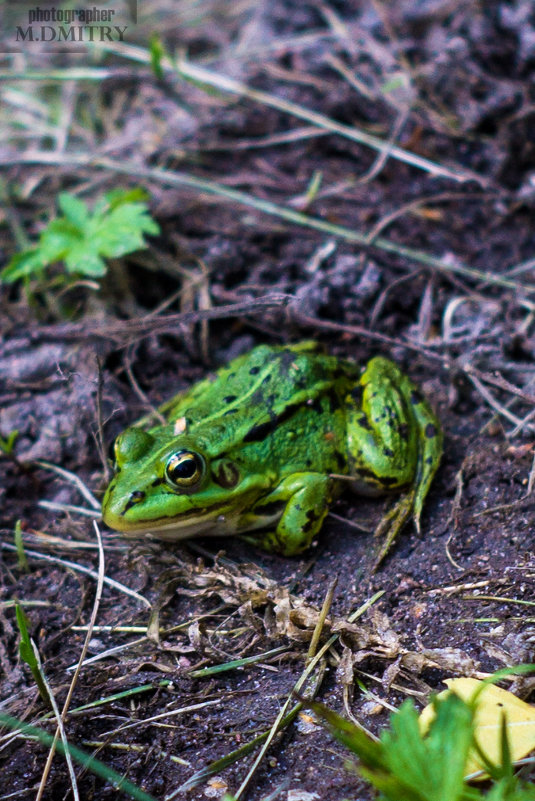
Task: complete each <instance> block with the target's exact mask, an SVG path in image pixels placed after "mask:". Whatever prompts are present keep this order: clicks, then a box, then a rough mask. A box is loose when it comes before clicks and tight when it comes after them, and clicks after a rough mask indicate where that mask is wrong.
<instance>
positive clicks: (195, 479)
mask: <svg viewBox="0 0 535 801" xmlns="http://www.w3.org/2000/svg"><path fill="white" fill-rule="evenodd" d="M203 473H204V459H203V458H202V456H199V454H198V453H194V452H193V451H178V452H177V453H174V454H173V455H172V456H170V457H169V459H168V460H167V464H166V465H165V478H166V479H167V483H168V484H170V485H171V486H172V487H192V486H193V485H194V484H198V483H199V481H200V480H201V478H202V476H203Z"/></svg>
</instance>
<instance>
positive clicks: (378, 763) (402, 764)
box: [307, 693, 535, 801]
mask: <svg viewBox="0 0 535 801" xmlns="http://www.w3.org/2000/svg"><path fill="white" fill-rule="evenodd" d="M307 705H308V706H310V707H311V708H312V709H313V710H314V712H316V714H317V715H318V716H319V717H321V718H323V720H324V721H325V722H326V723H327V726H328V727H329V729H330V730H331V732H332V734H333V735H334V736H335V737H336V739H337V740H339V741H340V742H341V743H343V744H344V745H345V746H347V748H349V750H350V751H352V752H353V753H354V754H356V755H357V756H358V757H359V765H358V770H359V772H360V773H361V775H362V776H363V777H364V778H365V779H367V780H368V781H369V782H370V784H371V785H372V786H373V787H375V788H376V789H377V790H378V791H379V799H380V801H483V799H485V801H535V785H534V784H530V783H526V782H522V781H521V780H520V779H518V778H517V777H516V776H515V775H514V774H513V769H512V765H511V756H510V750H509V746H508V739H507V729H506V726H505V721H504V723H503V727H502V749H501V751H502V753H501V765H499V766H497V765H493V764H491V763H489V762H488V760H486V759H485V758H484V755H482V754H480V756H481V757H482V760H483V761H484V764H485V769H486V770H487V772H488V775H489V776H490V778H491V780H492V782H493V784H492V787H491V789H490V790H489V791H488V792H487V793H485V792H484V791H483V790H481V789H479V787H475V786H471V785H469V784H468V783H467V782H466V781H465V779H464V776H465V766H466V764H467V760H468V754H469V751H470V749H471V748H472V747H474V726H473V721H474V704H472V703H466V702H465V701H463V700H462V699H461V698H459V697H458V696H457V695H455V694H454V693H450V694H449V695H448V696H447V697H446V698H443V699H441V698H435V700H434V705H435V708H436V717H435V718H434V720H433V721H432V723H431V725H430V728H429V731H428V732H427V733H426V734H422V731H421V727H420V723H419V718H418V713H417V711H416V709H415V707H414V704H413V702H412V701H411V700H407V701H405V703H404V704H402V705H401V707H400V708H399V710H398V711H397V712H396V713H395V714H394V715H392V717H391V720H390V728H389V729H386V730H385V731H383V732H382V734H381V737H380V739H379V740H378V741H377V740H373V739H372V738H371V737H370V736H369V735H368V734H366V732H365V731H363V730H362V729H359V728H358V727H357V726H355V725H354V724H353V723H351V722H350V721H348V720H346V719H345V718H342V717H341V716H340V715H338V714H337V713H336V712H333V711H331V710H330V709H328V708H327V707H325V706H323V704H319V703H316V702H307ZM475 747H476V749H477V745H475Z"/></svg>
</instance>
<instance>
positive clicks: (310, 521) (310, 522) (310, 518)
mask: <svg viewBox="0 0 535 801" xmlns="http://www.w3.org/2000/svg"><path fill="white" fill-rule="evenodd" d="M306 516H307V522H306V523H305V524H304V525H303V531H304V532H305V534H306V532H307V531H310V529H311V528H312V527H313V526H314V523H315V522H316V520H318V519H319V515H318V514H316V511H315V510H314V509H309V510H308V512H307V513H306Z"/></svg>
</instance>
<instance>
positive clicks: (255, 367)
mask: <svg viewBox="0 0 535 801" xmlns="http://www.w3.org/2000/svg"><path fill="white" fill-rule="evenodd" d="M348 370H349V373H351V372H353V373H354V376H356V375H357V372H358V371H357V369H356V367H355V368H354V367H353V365H351V364H350V363H348V362H341V361H340V360H338V359H337V358H335V357H333V356H329V355H326V354H324V353H322V352H321V348H320V346H319V345H318V344H317V343H315V342H308V341H307V342H301V343H298V344H297V345H289V346H280V347H279V346H270V345H259V346H258V347H256V348H254V349H253V350H251V351H250V352H249V353H246V354H244V355H243V356H238V357H237V358H236V359H234V360H233V361H231V362H230V363H229V364H228V365H227V366H226V367H223V368H221V369H220V370H218V372H217V373H216V374H215V375H214V376H213V377H211V378H208V379H205V380H204V381H201V382H200V383H198V384H196V385H195V386H194V387H192V388H191V390H186V391H185V392H184V393H182V394H181V395H179V396H178V397H177V398H176V399H175V402H174V403H173V404H172V405H170V406H169V407H168V409H167V417H168V420H169V421H170V422H174V421H175V420H177V419H178V418H180V417H185V418H186V420H187V423H188V426H194V425H195V424H198V423H201V422H202V423H207V422H209V421H214V422H215V421H216V420H218V419H222V418H226V420H227V422H230V420H229V418H230V417H233V418H234V419H236V416H241V415H242V414H245V415H246V417H247V419H248V420H249V422H253V423H254V420H255V418H256V417H259V418H260V417H265V415H266V414H268V415H269V414H280V413H281V412H282V411H283V410H284V408H286V407H287V405H288V404H291V403H293V404H296V403H298V404H299V403H306V402H307V400H313V399H314V398H315V397H317V396H318V395H319V394H321V393H323V392H324V391H325V389H326V388H328V387H331V386H332V385H333V384H334V383H336V382H340V380H342V381H344V380H345V379H346V378H347V379H348V380H349V381H351V380H353V381H354V380H355V378H354V377H353V378H351V375H349V373H348Z"/></svg>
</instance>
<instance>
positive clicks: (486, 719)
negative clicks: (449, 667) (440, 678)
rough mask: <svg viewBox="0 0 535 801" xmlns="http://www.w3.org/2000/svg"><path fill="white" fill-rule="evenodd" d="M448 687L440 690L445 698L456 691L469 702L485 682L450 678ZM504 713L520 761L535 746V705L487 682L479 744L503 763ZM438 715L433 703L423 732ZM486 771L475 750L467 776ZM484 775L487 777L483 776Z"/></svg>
mask: <svg viewBox="0 0 535 801" xmlns="http://www.w3.org/2000/svg"><path fill="white" fill-rule="evenodd" d="M444 683H445V684H447V685H448V689H447V690H444V692H441V693H439V695H438V697H439V698H444V697H445V696H447V695H448V694H449V693H450V692H454V693H455V695H458V696H459V698H462V699H463V701H467V702H469V701H470V700H471V699H472V698H473V696H474V693H475V692H476V690H478V689H480V688H481V685H482V684H483V682H481V681H478V680H477V679H468V678H464V679H447V680H446V681H445V682H444ZM502 715H505V719H506V722H507V737H508V740H509V748H510V751H511V759H512V761H513V762H516V761H517V760H519V759H522V758H523V757H525V756H526V755H527V754H529V752H530V751H532V750H533V749H534V748H535V707H533V706H530V705H529V704H526V703H525V702H524V701H521V700H520V698H517V697H516V695H513V693H510V692H509V691H508V690H502V688H501V687H496V686H495V685H494V684H487V685H485V687H484V688H483V689H482V690H481V691H480V694H479V695H478V697H477V700H476V712H475V716H474V727H475V732H474V733H475V737H476V740H477V742H478V744H479V747H480V748H481V750H482V751H483V753H484V754H485V756H486V757H487V759H489V760H490V761H491V762H492V763H494V764H495V765H496V764H500V761H501V760H500V757H501V725H502V722H501V721H502ZM434 717H435V711H434V709H433V705H432V704H429V705H428V706H426V707H425V709H424V710H422V714H421V715H420V728H421V730H422V732H426V731H427V730H428V729H429V726H430V724H431V721H432V720H433V718H434ZM480 770H483V766H482V764H481V761H480V759H479V758H478V756H477V754H476V753H474V752H473V751H471V752H470V753H469V755H468V760H467V763H466V775H467V776H468V775H470V774H472V773H476V772H477V771H480ZM480 778H485V776H481V777H480Z"/></svg>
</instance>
